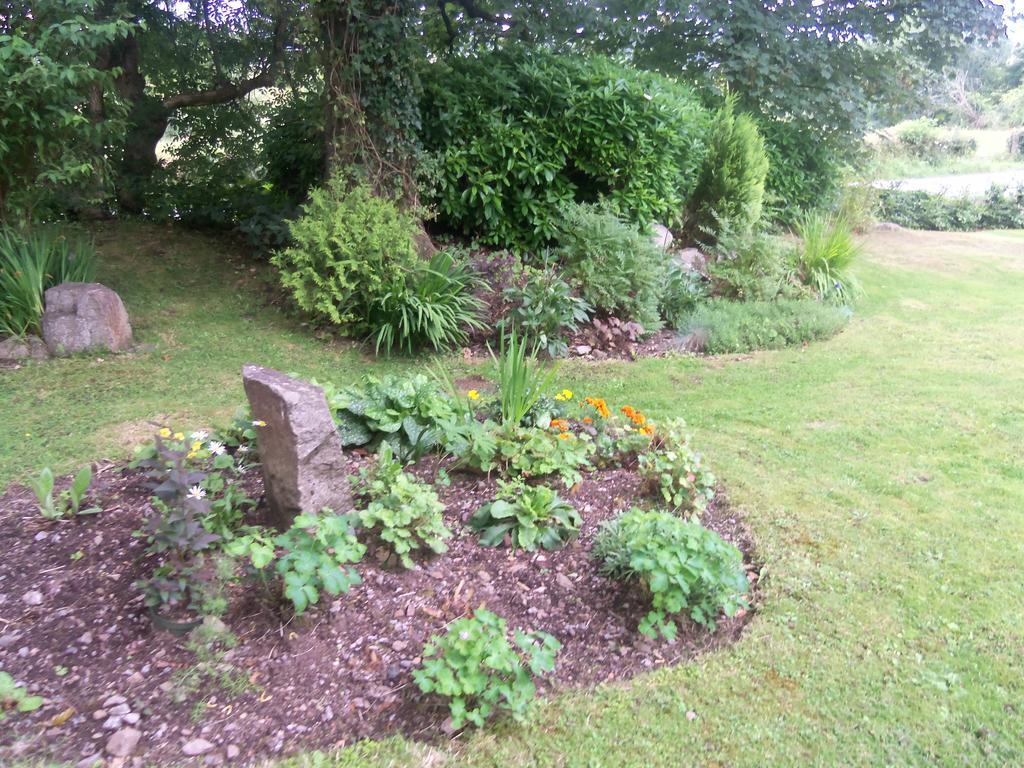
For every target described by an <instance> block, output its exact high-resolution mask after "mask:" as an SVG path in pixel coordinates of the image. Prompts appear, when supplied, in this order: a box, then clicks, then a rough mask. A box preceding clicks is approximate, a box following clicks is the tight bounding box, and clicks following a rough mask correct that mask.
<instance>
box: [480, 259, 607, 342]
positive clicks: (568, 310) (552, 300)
mask: <svg viewBox="0 0 1024 768" xmlns="http://www.w3.org/2000/svg"><path fill="white" fill-rule="evenodd" d="M504 298H505V300H506V301H508V302H509V303H511V304H512V307H513V308H512V310H511V312H509V313H508V315H506V316H505V317H504V318H502V320H501V323H500V324H499V328H500V329H501V330H502V331H504V330H505V329H506V328H510V329H514V328H518V329H519V332H520V333H521V334H522V336H523V339H524V341H526V343H528V344H530V345H531V346H534V347H538V348H540V349H543V350H544V351H546V352H547V354H548V355H549V356H550V357H564V356H565V355H566V354H567V353H568V351H569V348H568V346H567V344H566V340H565V335H566V333H572V332H574V331H575V330H576V328H577V327H578V326H579V324H580V323H585V322H586V321H587V320H588V319H589V318H590V311H591V308H590V305H589V304H588V303H587V302H586V300H585V299H582V298H580V297H579V296H574V295H573V292H572V288H571V287H570V286H569V284H568V283H567V282H566V281H565V280H563V279H562V277H561V276H560V275H559V274H558V273H557V272H556V271H555V270H554V269H553V268H551V267H545V268H544V269H541V270H537V271H534V272H533V273H532V274H530V276H529V277H528V278H527V280H526V282H525V283H523V284H522V285H511V286H509V287H508V288H506V289H505V291H504Z"/></svg>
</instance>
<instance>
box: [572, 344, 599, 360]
mask: <svg viewBox="0 0 1024 768" xmlns="http://www.w3.org/2000/svg"><path fill="white" fill-rule="evenodd" d="M573 351H574V352H575V353H576V354H577V355H580V356H581V357H582V356H584V355H589V354H590V353H591V352H593V351H594V348H593V347H592V346H590V345H589V344H580V345H579V346H578V347H574V348H573Z"/></svg>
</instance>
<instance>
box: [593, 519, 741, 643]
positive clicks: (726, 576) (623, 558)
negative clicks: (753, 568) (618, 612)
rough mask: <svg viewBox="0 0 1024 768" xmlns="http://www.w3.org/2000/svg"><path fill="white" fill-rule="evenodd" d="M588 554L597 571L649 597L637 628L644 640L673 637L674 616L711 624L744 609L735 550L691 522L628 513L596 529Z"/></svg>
mask: <svg viewBox="0 0 1024 768" xmlns="http://www.w3.org/2000/svg"><path fill="white" fill-rule="evenodd" d="M592 552H593V555H594V557H595V558H597V559H598V560H599V561H600V562H601V570H602V572H603V573H605V574H607V575H608V576H611V577H612V578H614V579H636V580H638V581H639V582H640V583H641V584H643V586H644V588H645V589H646V590H647V591H648V592H649V593H650V597H651V611H650V613H648V614H647V615H646V616H645V617H644V618H643V619H642V620H641V622H640V626H639V630H640V632H642V633H643V634H645V635H648V636H650V637H656V636H657V635H658V633H661V634H662V635H664V636H665V637H667V638H669V639H672V638H674V637H675V636H676V632H677V628H676V624H675V618H676V617H677V616H678V615H680V614H685V615H688V616H689V617H690V618H691V619H693V620H694V621H695V622H697V623H698V624H703V625H705V626H714V624H715V619H716V617H717V615H718V613H719V611H724V612H725V614H726V615H727V616H732V615H734V614H735V613H736V611H737V610H739V609H740V608H743V607H745V605H746V599H745V597H744V596H745V595H746V593H747V589H748V583H747V578H746V574H745V573H744V571H743V558H742V555H741V554H740V551H739V550H738V549H736V547H734V546H732V545H731V544H729V543H728V542H726V541H725V540H723V539H722V538H721V537H720V536H719V535H718V534H717V533H715V532H714V531H710V530H708V529H707V528H704V527H703V526H702V525H700V523H698V522H696V521H687V520H683V519H682V518H680V517H678V516H676V515H674V514H671V513H668V512H647V511H644V510H640V509H631V510H629V511H628V512H626V513H624V514H622V515H621V516H620V517H618V518H616V519H614V520H611V521H609V522H607V523H605V524H604V525H603V526H602V528H601V531H600V532H599V533H598V535H597V536H596V537H595V539H594V547H593V550H592Z"/></svg>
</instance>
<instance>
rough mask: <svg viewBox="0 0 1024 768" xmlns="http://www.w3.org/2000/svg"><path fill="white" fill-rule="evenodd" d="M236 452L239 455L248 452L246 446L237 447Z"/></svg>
mask: <svg viewBox="0 0 1024 768" xmlns="http://www.w3.org/2000/svg"><path fill="white" fill-rule="evenodd" d="M238 452H239V453H248V452H249V446H248V445H240V446H238Z"/></svg>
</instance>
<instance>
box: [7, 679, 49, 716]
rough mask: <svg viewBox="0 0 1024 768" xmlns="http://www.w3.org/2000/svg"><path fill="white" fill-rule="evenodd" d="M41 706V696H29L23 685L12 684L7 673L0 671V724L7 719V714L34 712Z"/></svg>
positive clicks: (12, 681) (12, 680)
mask: <svg viewBox="0 0 1024 768" xmlns="http://www.w3.org/2000/svg"><path fill="white" fill-rule="evenodd" d="M41 706H43V697H42V696H29V695H28V691H26V690H25V685H24V683H16V682H14V678H13V677H11V676H10V675H9V674H8V673H7V672H4V671H3V670H0V723H2V722H3V721H4V720H6V719H7V713H8V712H17V713H19V714H24V713H25V712H34V711H35V710H37V709H39V708H40V707H41Z"/></svg>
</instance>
